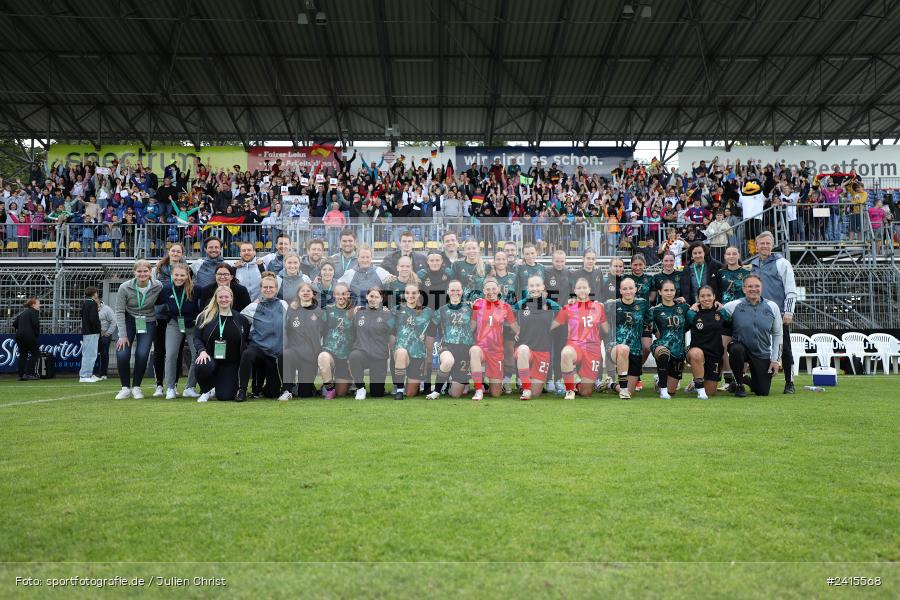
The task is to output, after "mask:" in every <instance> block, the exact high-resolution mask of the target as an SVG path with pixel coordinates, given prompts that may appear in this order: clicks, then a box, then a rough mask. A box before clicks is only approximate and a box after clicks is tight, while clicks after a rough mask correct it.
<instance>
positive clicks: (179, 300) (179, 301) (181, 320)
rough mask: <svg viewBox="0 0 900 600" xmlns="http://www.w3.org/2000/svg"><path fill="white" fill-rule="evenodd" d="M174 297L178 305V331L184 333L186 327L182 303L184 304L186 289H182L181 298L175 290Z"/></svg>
mask: <svg viewBox="0 0 900 600" xmlns="http://www.w3.org/2000/svg"><path fill="white" fill-rule="evenodd" d="M172 297H173V298H174V299H175V306H177V307H178V331H179V332H181V333H184V332H185V331H186V328H185V326H184V317H182V316H181V305H182V304H184V290H181V298H179V297H178V293H177V292H175V291H174V290H173V291H172Z"/></svg>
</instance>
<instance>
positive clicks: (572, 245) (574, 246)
mask: <svg viewBox="0 0 900 600" xmlns="http://www.w3.org/2000/svg"><path fill="white" fill-rule="evenodd" d="M578 245H579V244H578V241H577V240H576V241H572V242H569V248H570V249H572V250H578Z"/></svg>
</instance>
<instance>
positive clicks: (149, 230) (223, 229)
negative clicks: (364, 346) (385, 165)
mask: <svg viewBox="0 0 900 600" xmlns="http://www.w3.org/2000/svg"><path fill="white" fill-rule="evenodd" d="M857 208H858V210H859V212H858V213H857V212H855V209H857ZM793 214H796V218H792V219H790V220H788V218H789V216H792V215H793ZM708 227H709V225H708V224H704V223H694V222H689V221H679V222H671V221H658V222H651V221H647V220H636V221H632V222H628V221H622V222H608V221H606V220H605V219H602V218H597V217H587V218H579V219H575V220H572V221H571V222H570V221H568V220H566V219H565V218H563V220H560V219H549V218H540V219H539V218H534V219H527V218H526V219H517V220H508V219H490V220H489V219H480V220H476V219H473V218H471V217H467V218H456V219H454V218H443V217H441V216H440V215H438V216H436V217H434V218H431V217H427V218H412V219H401V218H394V219H383V220H377V221H374V222H373V221H372V220H371V219H356V220H349V219H348V220H346V222H344V223H341V224H336V225H326V224H324V223H322V222H316V221H313V220H309V219H300V218H291V217H280V218H271V219H266V220H265V221H264V222H263V223H253V224H247V223H215V222H214V223H212V224H210V223H207V224H203V225H197V224H190V225H183V224H176V223H171V224H145V225H129V224H121V223H116V224H111V223H90V224H85V223H80V222H63V223H41V224H31V225H29V226H28V235H27V236H25V235H24V233H23V232H22V226H20V225H14V224H7V225H5V226H4V228H3V233H4V234H5V235H3V236H0V237H3V238H5V239H4V240H3V244H2V247H0V256H17V257H23V258H25V257H35V256H36V257H44V258H46V257H48V256H58V257H59V258H63V259H64V258H85V257H98V258H101V257H106V258H109V257H113V258H130V259H135V258H149V259H153V258H159V257H162V256H163V255H164V254H165V252H166V250H167V248H168V247H169V246H170V245H171V244H173V243H176V242H177V243H181V244H182V245H184V246H185V249H186V254H187V256H188V257H189V258H191V257H196V256H200V255H201V253H202V247H203V244H204V242H205V240H207V239H208V238H209V237H212V236H215V237H218V238H219V239H221V240H222V241H223V243H224V246H225V254H226V256H227V257H237V256H238V253H239V248H240V244H241V243H243V242H250V243H252V244H254V246H255V247H256V248H257V250H258V251H270V250H271V249H272V248H273V247H274V246H275V242H276V240H277V238H278V236H279V235H287V236H289V237H290V238H291V240H292V242H293V246H294V248H298V249H302V248H304V247H305V246H306V244H307V243H308V242H309V241H310V240H312V239H314V238H319V239H322V240H324V241H325V242H326V247H327V251H328V252H329V253H333V252H337V248H338V246H339V239H340V233H341V231H343V230H344V229H349V230H352V231H353V232H354V234H355V235H356V238H357V243H358V244H368V245H370V246H372V247H373V248H374V250H375V254H376V257H378V256H380V255H382V254H384V253H387V252H390V251H392V250H394V249H396V248H397V247H398V244H399V240H400V235H401V234H402V233H403V232H405V231H409V232H410V233H412V234H413V237H414V240H415V246H416V248H417V249H419V250H423V249H427V248H435V247H439V246H440V242H441V239H442V236H443V234H444V233H445V232H447V231H454V232H455V233H457V237H458V238H459V240H460V242H462V241H465V240H466V239H469V238H472V239H475V240H477V241H479V243H480V245H481V247H482V251H483V252H484V253H485V254H488V253H491V252H496V251H497V250H499V249H500V248H503V247H507V248H508V246H507V244H508V243H509V242H512V243H514V244H515V246H516V248H517V249H518V250H521V248H522V246H523V245H524V244H528V243H533V244H535V245H536V246H537V247H538V250H539V254H541V255H549V254H552V253H553V251H555V250H563V251H565V252H566V253H567V254H570V255H576V254H581V253H583V252H584V251H585V250H586V249H588V248H590V249H592V250H594V252H596V253H597V254H598V256H629V255H631V254H634V253H637V252H640V253H642V254H644V255H645V257H646V258H647V259H648V260H649V261H650V262H651V263H653V262H656V260H657V259H658V257H659V251H660V248H662V247H663V246H664V245H665V242H666V239H667V236H668V234H669V232H670V231H671V230H676V231H677V232H678V234H679V235H680V236H681V237H682V238H683V239H685V241H688V242H690V241H692V238H691V237H690V233H689V232H690V231H691V230H692V229H693V230H696V231H697V232H700V233H703V232H708ZM898 229H900V226H898ZM762 230H769V231H771V232H772V233H773V234H774V236H775V246H776V248H778V249H783V250H786V247H787V244H788V243H789V242H803V243H806V244H823V245H827V244H833V243H836V242H850V241H857V242H859V243H862V244H871V245H872V246H873V248H874V245H875V242H876V241H881V242H884V243H883V244H882V248H883V249H884V250H885V251H886V252H887V251H889V252H893V243H892V241H893V240H892V235H893V233H894V226H888V227H882V228H881V229H880V230H877V231H876V230H873V229H872V223H871V221H870V219H869V214H868V206H867V205H854V204H852V203H850V202H841V203H839V204H834V205H827V204H798V205H792V206H788V205H781V206H770V207H769V208H767V209H765V210H764V211H763V212H762V214H761V215H759V216H758V217H754V218H748V219H743V220H738V219H736V218H732V219H731V220H730V225H729V226H728V228H727V229H726V231H725V232H724V233H719V234H717V235H714V236H712V237H711V239H708V240H707V243H708V244H709V245H710V247H711V249H712V251H713V252H712V253H713V255H714V256H715V257H716V258H718V259H721V256H720V255H721V254H722V253H723V252H724V248H725V246H728V245H734V246H737V247H738V248H740V249H741V253H742V255H744V256H751V255H753V254H754V253H755V247H754V244H753V239H754V238H755V236H756V235H757V234H758V233H759V232H760V231H762ZM18 233H23V235H22V236H18V235H17V234H18ZM11 234H12V236H13V237H12V238H10V235H11ZM699 237H700V239H702V237H703V236H699ZM851 238H852V239H851Z"/></svg>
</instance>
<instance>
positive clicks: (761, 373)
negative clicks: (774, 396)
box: [728, 341, 772, 396]
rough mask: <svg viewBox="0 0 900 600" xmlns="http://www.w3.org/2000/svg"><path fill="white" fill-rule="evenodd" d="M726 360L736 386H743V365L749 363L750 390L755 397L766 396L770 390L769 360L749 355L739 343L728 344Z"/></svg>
mask: <svg viewBox="0 0 900 600" xmlns="http://www.w3.org/2000/svg"><path fill="white" fill-rule="evenodd" d="M728 359H729V360H730V361H731V370H732V372H733V373H734V380H735V381H736V382H737V383H738V385H743V384H744V363H745V362H749V363H750V390H751V391H752V392H753V393H754V394H756V395H757V396H768V395H769V390H770V389H771V388H772V374H771V373H769V362H770V361H769V359H768V358H759V357H756V356H753V355H752V354H750V352H749V351H748V350H747V347H746V346H745V345H744V344H742V343H741V342H735V341H732V342H731V343H730V344H728Z"/></svg>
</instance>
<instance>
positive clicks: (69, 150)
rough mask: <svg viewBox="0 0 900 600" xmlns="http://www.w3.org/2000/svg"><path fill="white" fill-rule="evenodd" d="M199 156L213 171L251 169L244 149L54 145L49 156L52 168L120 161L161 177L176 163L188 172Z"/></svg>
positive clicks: (228, 147)
mask: <svg viewBox="0 0 900 600" xmlns="http://www.w3.org/2000/svg"><path fill="white" fill-rule="evenodd" d="M197 156H199V157H200V160H201V161H203V164H205V165H206V166H207V167H210V168H211V169H212V170H218V169H219V167H221V168H223V169H225V170H227V171H230V170H231V169H232V168H233V167H234V165H240V167H241V169H246V168H247V153H246V152H245V151H244V149H243V148H242V147H240V146H206V147H202V148H201V149H200V152H194V147H193V146H153V149H152V150H147V149H146V148H144V147H143V146H142V145H141V144H135V145H114V146H101V147H100V150H94V147H93V146H91V145H90V144H52V145H51V146H50V150H48V152H47V160H48V162H49V163H50V164H51V165H53V164H54V162H57V161H58V162H62V163H65V164H66V165H75V166H77V165H81V164H84V163H85V162H87V161H92V162H93V163H94V164H95V165H98V166H101V167H109V166H111V165H112V162H113V160H116V159H118V160H119V162H120V163H124V162H126V161H130V162H131V164H132V165H136V164H137V163H139V162H140V163H141V164H142V165H143V166H144V167H148V168H152V169H153V170H154V171H155V172H157V173H162V172H163V170H164V169H165V168H166V167H167V166H168V165H171V164H172V163H173V162H174V163H175V164H177V165H178V168H179V169H181V170H182V171H186V170H188V169H190V168H192V167H193V165H194V158H195V157H197Z"/></svg>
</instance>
